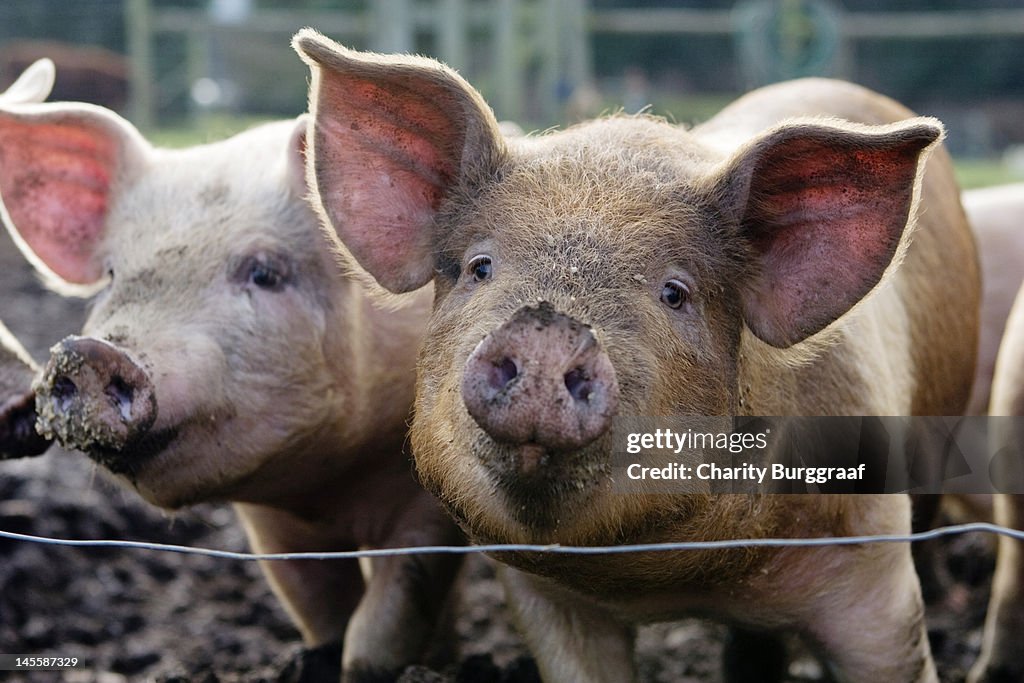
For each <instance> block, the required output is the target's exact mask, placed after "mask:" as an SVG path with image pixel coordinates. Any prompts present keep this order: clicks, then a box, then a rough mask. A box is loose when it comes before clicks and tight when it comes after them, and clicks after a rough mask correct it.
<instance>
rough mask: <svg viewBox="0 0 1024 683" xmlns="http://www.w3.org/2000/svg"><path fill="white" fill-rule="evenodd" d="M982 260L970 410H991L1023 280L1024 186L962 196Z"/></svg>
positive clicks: (976, 413) (970, 412)
mask: <svg viewBox="0 0 1024 683" xmlns="http://www.w3.org/2000/svg"><path fill="white" fill-rule="evenodd" d="M963 204H964V210H965V211H967V220H968V221H969V222H970V224H971V228H972V229H973V230H974V238H975V241H976V242H977V244H978V258H979V260H980V262H981V272H982V296H981V327H980V337H979V343H978V367H977V371H976V372H975V378H974V387H973V389H972V391H971V400H970V403H969V404H968V408H967V412H968V414H970V415H984V414H985V413H987V412H988V406H989V398H990V395H991V392H992V373H993V372H994V369H995V364H996V354H997V353H998V350H999V342H1000V340H1001V339H1002V338H1003V330H1004V328H1005V327H1006V319H1007V316H1008V315H1009V314H1010V308H1011V306H1013V299H1014V297H1015V296H1016V294H1017V290H1018V289H1019V288H1020V286H1021V283H1022V282H1024V183H1016V184H1012V185H998V186H996V187H986V188H981V189H976V190H967V191H966V192H964V193H963Z"/></svg>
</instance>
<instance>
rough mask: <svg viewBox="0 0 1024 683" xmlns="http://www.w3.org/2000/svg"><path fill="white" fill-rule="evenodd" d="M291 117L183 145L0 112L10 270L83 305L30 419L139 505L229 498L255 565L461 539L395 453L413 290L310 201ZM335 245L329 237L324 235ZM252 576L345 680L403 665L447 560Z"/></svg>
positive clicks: (277, 569)
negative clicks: (353, 246) (30, 274)
mask: <svg viewBox="0 0 1024 683" xmlns="http://www.w3.org/2000/svg"><path fill="white" fill-rule="evenodd" d="M305 128H306V123H305V121H304V120H302V119H299V120H289V121H281V122H277V123H271V124H266V125H263V126H260V127H257V128H254V129H252V130H250V131H247V132H245V133H242V134H239V135H237V136H235V137H233V138H230V139H228V140H225V141H221V142H217V143H213V144H209V145H203V146H198V147H192V148H187V149H180V150H166V149H156V148H153V147H152V146H150V145H149V144H148V143H147V142H146V141H145V140H144V139H143V137H142V136H141V135H140V134H139V133H138V132H137V131H136V129H135V128H134V127H132V126H131V125H130V124H129V123H128V122H127V121H125V120H123V119H122V118H120V117H118V116H117V115H115V114H114V113H113V112H111V111H109V110H106V109H103V108H100V107H96V106H92V105H85V104H72V103H59V104H48V105H36V106H34V107H22V108H18V109H14V108H5V107H0V198H2V200H3V203H4V206H5V207H6V213H5V222H6V223H7V226H8V227H9V228H10V229H11V230H12V231H14V232H15V234H16V236H17V238H18V240H19V243H20V244H21V246H22V247H23V249H24V251H25V253H26V255H27V256H28V258H29V259H30V260H32V262H33V263H34V264H35V265H36V266H37V267H38V268H39V269H40V271H42V272H43V273H44V274H45V275H46V276H47V277H48V279H49V280H50V281H51V282H54V283H55V284H56V285H57V286H58V287H59V288H61V289H63V290H71V291H78V292H82V291H84V292H96V296H95V299H94V302H93V305H92V309H91V313H90V315H89V317H88V320H87V322H86V323H85V326H84V330H83V332H82V334H83V336H81V337H70V338H68V339H65V340H64V341H63V342H61V343H60V344H58V345H56V346H55V347H54V348H53V349H52V355H51V358H50V360H49V362H48V363H47V365H46V367H45V369H44V372H43V375H42V378H41V380H40V381H39V383H38V402H37V403H38V409H39V414H40V427H41V429H43V430H44V431H45V432H47V433H49V434H52V435H54V436H55V437H56V438H57V439H59V440H60V441H61V443H63V444H64V445H65V446H68V447H74V448H78V449H81V450H83V451H86V452H87V453H88V454H89V455H90V456H91V457H92V458H94V459H95V460H96V461H97V462H99V463H101V464H103V465H104V466H105V467H106V468H107V469H109V470H110V471H111V472H113V473H115V474H116V475H118V476H119V477H120V478H121V479H122V480H123V481H125V482H127V483H128V484H130V485H131V486H133V487H134V488H135V489H136V490H137V491H138V492H139V493H140V494H141V495H142V496H143V497H144V498H145V499H147V500H148V501H150V502H151V503H154V504H156V505H159V506H161V507H164V508H168V509H174V508H179V507H181V506H185V505H189V504H192V503H197V502H200V501H211V500H226V501H233V502H234V503H235V509H236V510H237V512H238V515H239V517H240V518H241V521H242V522H243V524H244V525H245V528H246V531H247V533H248V536H249V540H250V543H251V545H252V547H253V549H254V550H256V551H258V552H264V553H276V552H292V551H331V550H353V549H357V548H362V547H394V546H409V545H423V544H428V545H432V544H452V543H458V542H459V539H460V534H459V532H458V530H457V528H456V527H455V525H454V524H453V523H452V522H451V520H450V519H449V518H448V516H447V515H446V514H445V513H444V511H443V510H442V508H441V506H440V505H439V504H438V503H437V501H436V500H435V499H434V498H433V497H432V496H431V495H430V494H428V493H427V492H426V491H424V490H422V489H421V488H420V487H419V486H418V484H417V483H416V482H415V480H414V478H413V476H412V469H411V463H410V461H409V460H408V458H407V456H406V455H404V454H403V444H404V441H405V439H406V433H407V419H408V417H409V410H410V406H411V403H412V397H413V385H414V363H415V355H416V350H417V348H418V345H419V342H420V337H421V334H422V330H423V327H424V323H425V320H426V318H427V316H428V315H429V311H430V301H431V292H430V290H429V288H426V289H424V290H422V291H420V292H418V293H415V294H410V295H408V296H402V297H394V296H391V295H388V294H387V293H385V292H382V291H380V290H379V288H377V286H376V285H375V284H374V283H373V281H372V280H371V279H370V278H369V277H368V276H367V275H366V274H365V273H364V272H362V271H361V270H360V269H359V268H358V266H355V265H354V264H352V263H350V258H348V257H346V256H345V255H344V254H343V253H342V252H340V251H338V250H336V249H333V248H331V244H330V242H328V240H327V238H326V233H324V232H323V231H322V230H321V228H320V226H319V223H318V219H317V217H316V215H315V214H314V212H313V210H312V208H311V207H310V206H309V204H308V203H307V201H306V199H305V195H306V186H305V184H304V168H305V167H304V160H303V158H302V155H303V149H304V133H305ZM331 239H333V236H332V237H331ZM369 564H370V567H371V569H372V571H371V572H368V573H367V575H366V576H365V577H364V576H363V574H362V573H361V571H360V565H359V563H357V562H356V561H354V560H352V561H337V562H317V561H304V562H268V563H265V564H264V565H263V569H264V571H265V573H266V575H267V577H268V579H269V580H270V582H271V584H272V586H273V588H274V590H275V592H276V593H277V595H278V597H279V598H280V599H281V600H282V602H283V603H284V605H285V607H286V608H287V610H288V611H289V613H290V614H291V616H292V617H293V619H294V621H295V623H296V625H297V626H298V628H299V629H300V631H301V632H302V636H303V638H304V640H305V642H306V643H307V644H308V645H310V646H315V645H320V644H325V643H331V642H335V641H341V640H342V639H344V649H343V655H342V668H343V678H344V680H350V681H364V680H388V679H390V678H393V677H394V676H396V675H397V673H398V672H400V671H401V670H402V669H403V668H404V667H405V666H406V665H407V664H410V663H414V662H416V661H418V660H419V658H420V657H421V655H422V653H423V651H424V647H425V645H426V644H427V642H428V637H429V635H430V633H431V631H432V629H433V626H434V622H435V617H436V616H437V614H438V612H439V609H440V607H441V604H442V603H443V601H444V598H445V594H446V592H447V590H448V587H449V586H450V582H451V580H452V578H453V575H454V572H455V570H456V567H457V563H456V562H455V561H454V560H452V559H450V556H449V557H444V556H420V557H405V558H380V559H374V560H373V561H372V562H370V563H369Z"/></svg>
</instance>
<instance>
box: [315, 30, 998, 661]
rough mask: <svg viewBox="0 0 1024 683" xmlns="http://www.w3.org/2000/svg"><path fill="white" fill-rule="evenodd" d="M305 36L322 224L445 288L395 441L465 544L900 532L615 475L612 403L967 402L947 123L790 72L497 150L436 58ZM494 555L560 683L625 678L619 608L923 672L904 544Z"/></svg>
mask: <svg viewBox="0 0 1024 683" xmlns="http://www.w3.org/2000/svg"><path fill="white" fill-rule="evenodd" d="M295 44H296V47H297V49H298V50H299V51H300V53H301V54H303V55H304V57H305V58H306V59H307V61H308V62H309V63H310V64H311V66H312V67H313V82H312V95H311V99H312V111H313V113H314V118H315V124H314V127H313V128H312V129H311V131H312V132H311V140H312V145H313V147H312V150H313V151H312V154H311V169H312V170H311V173H312V174H313V176H314V177H315V181H316V185H317V200H318V202H319V204H320V205H321V206H322V208H323V211H324V214H325V216H326V218H327V219H328V220H329V221H331V223H332V224H333V225H334V227H335V229H336V230H337V231H338V233H339V235H340V236H341V238H342V240H343V241H344V242H345V243H346V244H347V245H348V246H349V247H350V248H351V250H352V253H353V254H354V256H355V257H356V258H357V259H359V260H360V262H361V263H362V264H363V265H364V266H365V267H366V268H367V269H368V270H369V271H370V272H371V273H372V274H374V276H375V277H376V278H377V280H378V281H379V282H380V283H381V284H383V285H385V286H386V287H388V288H390V289H392V290H393V291H407V290H409V289H412V288H415V287H416V286H419V285H420V284H422V283H423V282H425V281H428V280H431V279H432V280H433V282H434V285H435V291H436V303H435V309H434V314H433V317H432V319H431V322H430V324H429V327H428V330H427V334H426V338H425V341H424V346H423V350H422V352H421V356H420V362H419V375H418V381H417V400H416V417H415V420H414V423H413V427H412V444H413V453H414V457H415V459H416V466H417V470H418V472H419V475H420V478H421V481H422V482H423V483H424V484H425V485H426V486H427V487H428V488H429V489H430V490H432V491H433V492H434V493H436V494H437V495H438V496H439V497H440V498H441V500H442V501H443V502H444V503H445V505H446V506H447V508H448V509H449V511H450V512H451V513H452V514H453V516H454V517H455V518H456V519H457V520H459V522H460V523H461V525H462V526H463V528H464V529H466V530H467V531H468V532H469V534H470V536H471V537H472V538H473V539H474V540H476V541H478V542H483V543H495V542H510V543H521V542H526V543H561V544H567V545H605V544H619V543H644V542H659V541H680V540H702V541H703V540H717V539H732V538H751V537H755V538H760V537H791V538H798V537H828V536H844V535H851V534H894V533H906V532H908V531H909V530H910V504H909V499H908V498H907V497H906V496H901V495H860V496H810V495H808V496H770V495H767V496H740V495H655V494H637V495H625V494H621V493H615V492H614V491H613V490H612V477H611V463H610V459H611V454H610V447H611V445H610V444H611V438H612V432H613V430H614V426H613V425H614V423H613V418H614V417H615V416H619V415H622V416H658V415H693V414H698V415H911V414H925V415H927V414H932V415H943V414H959V413H960V412H961V411H962V410H963V408H964V406H965V405H966V399H967V395H968V391H969V388H970V382H971V374H972V371H973V366H974V354H975V332H976V329H977V307H978V296H979V282H978V273H977V267H976V262H975V254H974V250H973V243H972V240H971V235H970V232H969V229H968V227H967V225H966V222H965V219H964V215H963V211H962V209H961V208H960V205H959V199H958V196H959V192H958V190H957V187H956V183H955V181H954V178H953V174H952V169H951V164H950V161H949V158H948V155H947V154H946V153H945V151H944V150H942V149H941V148H937V149H935V151H933V152H932V153H931V155H930V156H928V162H927V168H926V170H925V171H924V174H923V179H922V176H921V175H920V174H919V171H920V170H921V168H922V167H923V166H924V163H923V162H922V163H921V165H920V166H919V161H920V158H921V156H922V153H923V151H924V150H927V149H930V148H931V147H932V145H933V144H934V143H935V141H936V140H937V138H938V137H940V135H941V129H940V128H939V127H938V125H937V123H936V122H934V121H933V120H928V119H912V120H906V119H909V118H910V117H912V116H913V115H912V114H911V112H909V111H907V110H906V109H904V108H903V107H901V106H899V105H898V104H896V103H894V102H892V101H891V100H887V99H885V98H883V97H881V96H879V95H876V94H874V93H871V92H869V91H867V90H864V89H862V88H859V87H856V86H853V85H850V84H845V83H840V82H835V81H826V80H804V81H796V82H792V83H787V84H781V85H777V86H771V87H769V88H765V89H762V90H758V91H755V92H754V93H752V94H750V95H748V96H746V97H744V98H742V99H740V100H739V101H737V102H736V103H735V104H733V105H731V106H730V107H728V108H726V109H725V110H723V111H722V112H721V113H720V114H719V115H718V116H716V117H715V118H713V119H712V120H710V121H709V122H707V123H706V124H704V125H701V126H698V127H697V128H695V129H693V130H691V131H684V130H681V129H680V128H677V127H675V126H670V125H668V124H666V123H664V122H663V121H660V120H656V119H652V118H648V117H643V116H640V117H612V118H607V119H601V120H597V121H594V122H590V123H585V124H581V125H579V126H576V127H573V128H570V129H568V130H566V131H564V132H560V133H554V134H548V135H543V136H539V137H525V138H516V139H510V140H502V139H501V138H500V137H499V135H498V133H497V129H496V125H495V122H494V119H493V116H492V115H491V113H490V111H489V109H488V108H487V106H486V105H485V104H484V103H483V101H482V100H481V99H480V97H479V95H478V94H477V93H476V92H475V91H474V90H473V89H472V88H471V87H470V86H469V85H468V84H466V83H465V82H464V81H462V80H461V79H460V78H459V77H458V76H457V75H455V74H454V73H452V72H450V71H448V70H446V69H444V68H443V67H441V66H440V65H437V64H436V63H433V62H430V61H428V60H422V59H418V58H409V57H395V56H380V55H366V54H361V53H356V52H353V51H349V50H346V49H345V48H342V47H341V46H338V45H336V44H334V43H331V42H330V41H328V40H326V39H324V38H321V37H319V36H317V35H316V34H315V33H313V32H304V33H300V34H299V36H298V37H297V38H296V42H295ZM794 117H802V118H794ZM806 117H813V118H806ZM905 120H906V121H905ZM896 122H902V123H896ZM367 167H369V168H373V169H374V173H371V174H361V173H360V171H359V169H362V168H367ZM360 199H362V201H360ZM371 200H372V201H371ZM919 200H920V202H922V203H923V204H925V205H926V206H927V207H928V208H927V210H926V211H923V212H920V213H918V211H917V204H918V201H919ZM915 219H916V226H915ZM833 227H834V228H835V232H832V228H833ZM911 234H913V240H911V239H910V235H911ZM908 244H909V246H908ZM851 309H852V310H851ZM939 339H941V340H942V342H941V343H934V342H933V341H931V340H939ZM497 559H499V560H500V561H501V562H503V563H506V564H507V565H508V566H507V567H506V568H505V570H504V571H503V575H504V579H505V585H506V588H507V589H508V592H509V595H508V600H509V604H510V606H511V609H512V611H513V613H514V616H515V617H516V619H517V621H518V622H519V624H520V626H521V627H522V630H523V633H524V636H525V638H526V640H527V641H528V643H529V645H530V647H531V649H532V651H533V652H534V654H535V656H536V658H537V661H538V664H539V667H540V669H541V672H542V675H543V677H544V678H545V679H546V680H549V681H626V680H631V679H633V678H634V675H635V674H634V671H633V663H632V642H631V638H632V632H633V628H634V626H635V625H636V624H638V623H643V622H649V621H658V620H666V619H673V618H678V617H680V616H682V615H685V614H700V615H704V616H707V617H710V618H713V619H719V620H723V621H726V622H729V623H732V624H736V625H739V626H741V627H743V628H745V629H749V630H751V631H757V632H768V633H773V632H778V631H782V630H790V631H795V632H798V633H800V634H801V635H803V636H804V637H805V638H806V639H807V641H808V642H809V643H810V644H811V645H812V647H813V648H815V649H816V651H817V652H819V653H820V654H821V655H822V656H823V658H824V659H825V661H826V662H827V663H828V665H829V666H830V669H831V671H832V673H833V674H834V675H835V677H836V678H837V679H838V680H841V681H878V680H886V681H889V680H892V681H897V680H898V681H933V680H935V678H936V673H935V669H934V665H933V663H932V660H931V657H930V653H929V648H928V642H927V637H926V634H925V629H924V625H923V612H922V604H921V597H920V588H919V585H918V581H917V578H916V576H915V574H914V570H913V565H912V561H911V556H910V550H909V548H908V547H907V546H905V545H892V544H880V545H870V546H863V547H856V548H853V547H824V548H801V549H765V548H761V549H756V548H742V549H732V550H705V551H694V552H684V553H664V554H661V553H658V554H614V555H607V556H598V557H593V556H592V557H578V556H576V557H574V556H563V555H551V554H537V553H501V554H500V555H498V556H497Z"/></svg>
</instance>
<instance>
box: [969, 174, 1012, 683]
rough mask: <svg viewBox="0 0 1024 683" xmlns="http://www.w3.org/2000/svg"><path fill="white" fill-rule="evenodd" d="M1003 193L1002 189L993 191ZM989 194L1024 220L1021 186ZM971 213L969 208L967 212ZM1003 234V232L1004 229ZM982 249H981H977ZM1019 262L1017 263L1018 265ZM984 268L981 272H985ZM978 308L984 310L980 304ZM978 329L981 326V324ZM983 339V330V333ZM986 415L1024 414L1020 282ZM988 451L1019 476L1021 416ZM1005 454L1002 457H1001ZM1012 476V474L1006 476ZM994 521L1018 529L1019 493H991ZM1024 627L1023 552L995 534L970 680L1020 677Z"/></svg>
mask: <svg viewBox="0 0 1024 683" xmlns="http://www.w3.org/2000/svg"><path fill="white" fill-rule="evenodd" d="M1004 191H1005V192H1006V194H998V195H997V194H996V193H1002V192H1004ZM992 196H993V197H994V196H1001V197H1003V198H1004V199H1005V202H1004V208H1006V207H1010V206H1011V204H1010V202H1011V200H1015V201H1016V209H1015V210H1011V211H1006V212H1005V213H1003V214H1002V216H1003V217H1004V218H1005V223H1006V225H1007V226H1008V228H1009V229H1012V228H1010V227H1009V226H1013V227H1016V228H1017V229H1018V230H1019V229H1020V226H1021V223H1022V222H1024V185H1018V186H1014V187H1013V188H1005V190H1004V188H997V189H996V190H993V194H992ZM972 217H973V213H972ZM1008 234H1009V233H1008ZM983 253H984V252H983ZM1018 267H1019V266H1018ZM987 272H988V271H986V273H987ZM999 277H1000V278H1001V279H999V280H997V281H996V284H1001V283H1002V282H1004V281H1005V280H1006V279H1017V280H1019V279H1020V271H1019V270H1016V269H1010V270H1009V271H1008V272H1005V273H1000V274H999ZM983 311H984V309H983ZM983 330H984V326H983ZM982 339H984V332H983V337H982ZM989 414H990V415H993V416H998V417H1008V416H1013V417H1018V418H1020V417H1024V286H1022V287H1021V288H1020V291H1019V292H1018V294H1017V297H1016V300H1015V302H1014V303H1013V306H1012V309H1011V312H1010V314H1009V317H1008V319H1007V320H1006V325H1005V332H1004V334H1003V336H1002V342H1001V344H1000V345H999V353H998V356H997V357H996V360H995V369H994V378H993V381H992V399H991V404H990V406H989ZM992 433H993V449H992V452H993V453H999V452H1001V451H1003V449H1010V450H1009V453H1011V454H1012V455H1011V456H1010V457H1011V458H1013V460H1012V461H1011V465H1012V466H1013V468H1014V469H1013V472H1014V473H1015V474H1016V476H1015V478H1014V479H1013V481H1015V482H1020V480H1021V471H1022V469H1021V460H1020V456H1021V453H1024V427H1022V420H1020V419H1018V420H1015V421H1014V422H1012V423H1006V422H1000V423H998V424H995V423H994V424H993V425H992ZM1003 457H1005V456H1003ZM1011 476H1012V475H1011ZM994 513H995V521H996V522H997V523H999V524H1002V525H1004V526H1007V527H1010V528H1013V529H1024V495H1009V494H1001V495H996V496H995V499H994ZM1022 629H1024V552H1022V549H1021V542H1020V541H1017V540H1014V539H1011V538H1008V537H1005V536H1000V537H999V543H998V556H997V560H996V571H995V575H994V576H993V578H992V597H991V599H990V601H989V607H988V616H987V619H986V622H985V633H984V639H983V641H982V650H981V656H980V657H979V658H978V661H977V662H976V663H975V665H974V667H973V668H972V669H971V673H970V675H969V676H968V681H969V682H970V683H995V682H996V681H1020V680H1024V660H1022V659H1021V656H1020V648H1019V641H1020V633H1021V630H1022Z"/></svg>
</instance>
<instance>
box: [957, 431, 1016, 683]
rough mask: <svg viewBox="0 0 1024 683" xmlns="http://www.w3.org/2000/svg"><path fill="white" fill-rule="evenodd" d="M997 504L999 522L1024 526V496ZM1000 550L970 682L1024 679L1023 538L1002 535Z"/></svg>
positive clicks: (1007, 497)
mask: <svg viewBox="0 0 1024 683" xmlns="http://www.w3.org/2000/svg"><path fill="white" fill-rule="evenodd" d="M1022 436H1024V435H1022ZM994 503H995V518H996V521H997V522H998V523H1000V524H1002V525H1004V526H1008V527H1010V528H1013V529H1024V496H1019V495H1018V496H1010V495H999V496H996V497H995V501H994ZM998 552H999V555H998V559H997V560H996V571H995V575H994V576H993V577H992V599H991V601H990V603H989V606H988V617H987V618H986V620H985V639H984V641H983V643H982V646H981V656H980V657H979V658H978V662H977V663H976V664H975V665H974V668H973V669H971V675H970V676H969V677H968V681H970V683H998V682H999V681H1021V680H1024V659H1022V658H1021V655H1020V636H1021V633H1024V549H1022V544H1021V542H1020V541H1017V540H1014V539H1012V538H1008V537H1005V536H1000V537H999V549H998Z"/></svg>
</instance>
